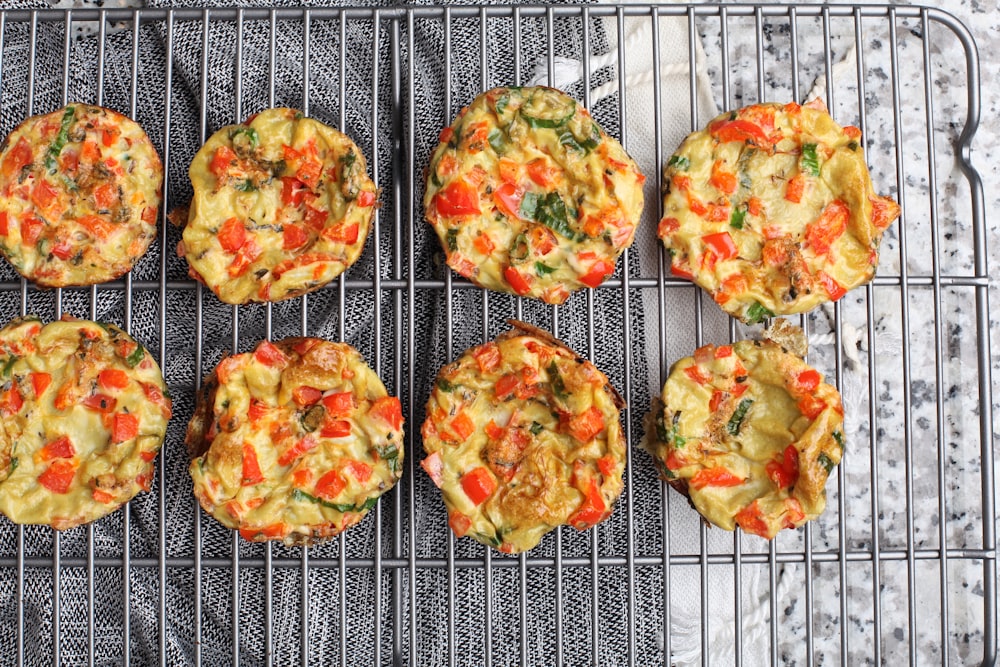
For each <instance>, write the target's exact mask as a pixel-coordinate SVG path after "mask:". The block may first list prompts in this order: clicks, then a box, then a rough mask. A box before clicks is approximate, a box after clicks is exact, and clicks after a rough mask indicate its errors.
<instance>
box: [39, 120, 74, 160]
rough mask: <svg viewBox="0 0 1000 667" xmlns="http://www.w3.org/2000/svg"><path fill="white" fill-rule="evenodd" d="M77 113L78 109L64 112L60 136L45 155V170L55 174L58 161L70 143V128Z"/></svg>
mask: <svg viewBox="0 0 1000 667" xmlns="http://www.w3.org/2000/svg"><path fill="white" fill-rule="evenodd" d="M75 113H76V109H75V108H74V107H66V111H64V112H63V117H62V121H61V122H60V124H59V134H57V135H56V138H55V141H53V142H52V143H51V144H50V145H49V150H48V152H47V153H46V154H45V168H46V169H48V170H49V172H50V173H55V171H56V159H57V158H58V157H59V154H60V153H62V149H63V146H65V145H66V142H67V141H69V126H70V124H72V122H73V117H74V115H75Z"/></svg>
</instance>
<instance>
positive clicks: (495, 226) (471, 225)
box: [424, 87, 645, 304]
mask: <svg viewBox="0 0 1000 667" xmlns="http://www.w3.org/2000/svg"><path fill="white" fill-rule="evenodd" d="M440 140H441V143H440V145H438V147H437V150H435V152H434V155H433V157H432V158H431V162H430V167H429V168H428V171H427V190H426V192H425V193H424V209H425V214H426V217H427V220H428V221H429V222H430V223H431V225H433V227H434V231H436V232H437V235H438V237H439V238H440V239H441V245H442V247H443V248H444V251H445V255H446V258H447V263H448V266H450V267H451V268H452V269H453V270H454V271H455V272H456V273H458V274H459V275H462V276H464V277H466V278H468V279H469V280H471V281H472V282H474V283H475V284H477V285H480V286H481V287H485V288H487V289H492V290H497V291H500V292H508V293H511V294H518V295H520V296H530V297H534V298H536V299H541V300H543V301H545V302H547V303H556V304H558V303H562V302H564V301H565V300H566V299H568V298H569V296H570V294H571V293H572V292H573V291H575V290H578V289H580V288H582V287H597V286H598V285H600V284H601V283H602V282H604V279H605V278H606V277H607V276H609V275H610V274H611V273H612V272H613V271H614V270H615V262H616V261H617V260H618V256H619V255H621V254H622V252H624V250H625V248H627V247H628V246H629V245H631V244H632V239H633V238H634V236H635V230H636V227H637V226H638V224H639V217H640V216H641V215H642V184H643V182H644V181H645V178H644V177H643V175H642V174H640V173H639V168H638V167H637V166H636V164H635V162H634V161H633V160H632V158H630V157H629V156H628V154H626V153H625V151H624V150H623V149H622V147H621V144H619V143H618V142H617V141H616V140H615V139H613V138H612V137H609V136H608V135H607V134H605V133H604V131H603V130H602V129H601V128H600V127H599V126H598V125H597V123H595V122H594V120H593V119H592V118H591V117H590V114H589V113H587V110H586V109H584V108H583V107H582V106H580V105H579V104H577V102H576V100H574V99H573V98H571V97H569V96H568V95H566V94H565V93H562V92H560V91H558V90H555V89H553V88H545V87H534V88H513V87H512V88H494V89H493V90H490V91H487V92H485V93H483V94H482V95H480V96H479V97H477V98H476V99H475V100H474V101H473V102H472V104H470V105H469V106H468V107H466V108H464V109H462V111H461V113H459V114H458V117H457V118H456V119H455V121H454V122H453V123H452V124H451V126H450V127H446V128H445V129H444V130H443V131H442V132H441V137H440Z"/></svg>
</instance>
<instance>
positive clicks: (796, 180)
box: [785, 173, 806, 204]
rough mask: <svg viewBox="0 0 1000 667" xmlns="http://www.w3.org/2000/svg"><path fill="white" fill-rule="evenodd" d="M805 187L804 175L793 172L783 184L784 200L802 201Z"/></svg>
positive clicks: (796, 202)
mask: <svg viewBox="0 0 1000 667" xmlns="http://www.w3.org/2000/svg"><path fill="white" fill-rule="evenodd" d="M805 189H806V177H805V176H804V175H803V174H801V173H798V174H795V175H794V176H792V177H791V178H790V179H788V183H787V184H786V185H785V200H786V201H790V202H792V203H793V204H798V203H799V202H801V201H802V194H803V193H804V192H805Z"/></svg>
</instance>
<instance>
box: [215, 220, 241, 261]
mask: <svg viewBox="0 0 1000 667" xmlns="http://www.w3.org/2000/svg"><path fill="white" fill-rule="evenodd" d="M217 238H218V239H219V245H221V246H222V249H223V250H225V251H226V252H228V253H234V252H236V251H237V250H239V249H240V248H241V247H243V244H244V243H246V240H247V230H246V227H245V226H244V225H243V222H242V221H241V220H240V219H239V218H229V219H228V220H226V221H225V222H224V223H222V226H221V227H219V233H218V235H217Z"/></svg>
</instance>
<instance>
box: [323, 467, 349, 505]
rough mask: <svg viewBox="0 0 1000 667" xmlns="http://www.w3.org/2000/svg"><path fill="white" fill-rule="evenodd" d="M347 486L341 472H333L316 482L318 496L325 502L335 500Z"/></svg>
mask: <svg viewBox="0 0 1000 667" xmlns="http://www.w3.org/2000/svg"><path fill="white" fill-rule="evenodd" d="M346 486H347V482H345V481H344V478H343V477H341V475H340V471H339V470H331V471H330V472H328V473H326V474H325V475H323V476H322V477H320V478H319V480H318V481H317V482H316V495H317V496H319V497H320V498H322V499H323V500H333V499H334V498H336V497H337V496H339V495H340V492H341V491H343V490H344V488H345V487H346Z"/></svg>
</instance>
